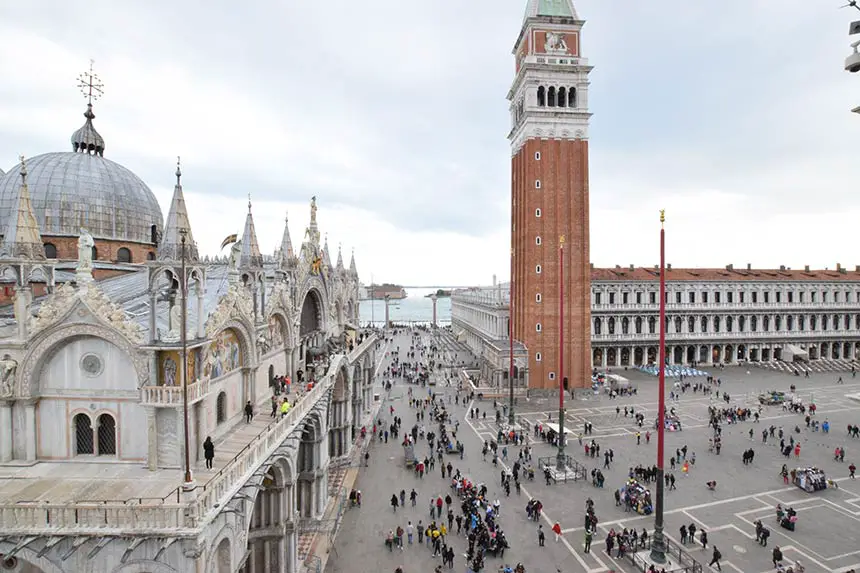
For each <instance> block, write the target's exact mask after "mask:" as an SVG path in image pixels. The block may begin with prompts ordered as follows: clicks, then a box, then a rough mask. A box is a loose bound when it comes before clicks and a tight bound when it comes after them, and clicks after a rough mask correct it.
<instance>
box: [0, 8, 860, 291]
mask: <svg viewBox="0 0 860 573" xmlns="http://www.w3.org/2000/svg"><path fill="white" fill-rule="evenodd" d="M525 4H526V0H465V1H464V0H460V1H458V2H455V1H453V0H409V1H407V2H403V1H402V0H400V1H394V0H362V1H361V2H356V1H354V0H327V1H325V2H317V1H315V2H297V1H295V0H293V1H277V2H276V1H272V0H268V1H267V0H262V1H259V2H251V3H235V2H224V1H222V0H214V1H213V0H209V1H208V2H204V1H203V0H186V1H184V2H170V1H168V0H149V1H147V2H142V1H137V2H114V1H110V0H90V1H88V2H85V3H70V2H67V1H59V0H34V1H32V2H4V3H2V4H0V37H2V38H3V39H4V45H5V46H6V49H4V50H0V75H2V77H3V78H4V80H3V81H2V82H0V168H2V169H3V170H8V169H9V168H10V167H12V166H13V165H14V163H15V162H16V158H17V157H18V155H19V154H24V155H25V156H34V155H38V154H40V153H45V152H52V151H65V150H69V149H70V144H69V137H70V135H71V133H72V132H73V131H74V130H75V129H77V128H78V127H79V126H80V125H81V124H82V123H83V117H82V116H81V114H82V113H83V112H84V111H85V103H86V101H85V100H84V99H83V98H82V96H81V94H80V93H79V91H78V89H77V87H76V84H77V79H76V78H77V76H78V75H79V74H80V73H81V72H83V71H85V70H86V69H87V68H88V66H89V61H90V59H93V60H95V70H96V72H97V73H98V74H99V75H100V77H101V79H102V81H103V82H104V83H105V95H104V97H103V98H102V99H101V100H100V101H98V102H97V103H96V105H95V114H96V116H97V118H96V120H95V125H96V127H97V129H98V130H99V132H100V133H101V134H102V136H103V137H104V138H105V140H106V146H107V149H106V152H105V156H106V157H108V158H110V159H112V160H113V161H116V162H118V163H120V164H122V165H124V166H126V167H127V168H129V169H131V170H132V171H133V172H135V173H136V174H137V175H138V176H140V177H141V178H142V179H143V180H144V181H145V182H146V183H147V184H148V185H149V186H150V188H151V189H152V190H153V192H154V193H155V194H156V196H157V197H158V200H159V202H160V203H161V205H162V209H163V211H164V212H165V215H166V211H167V208H168V205H169V202H170V197H171V194H172V190H173V181H174V177H173V172H174V170H175V162H176V156H181V157H182V166H183V167H182V170H183V189H184V191H185V197H186V201H187V204H188V211H189V216H190V219H191V223H192V226H193V232H194V237H195V240H196V241H197V243H198V247H199V249H200V251H201V252H202V253H204V254H210V255H213V254H217V253H218V248H219V246H220V243H221V240H222V239H223V238H224V237H225V236H226V235H228V234H230V233H234V232H238V233H241V231H242V227H243V224H244V214H245V212H246V209H247V202H248V196H249V194H250V197H251V200H252V204H253V213H254V220H255V225H256V230H257V238H258V240H259V243H260V247H261V249H262V250H263V251H264V252H269V253H273V252H274V250H275V249H276V248H277V247H278V246H279V244H280V240H281V236H282V233H283V225H284V218H285V216H286V215H287V213H289V219H290V230H291V236H292V240H293V243H294V244H295V245H298V244H299V243H300V242H301V240H302V237H303V234H304V230H305V227H306V226H307V224H308V220H309V216H310V211H309V207H308V205H309V202H310V198H311V196H316V197H317V202H318V206H319V211H318V222H319V225H320V229H321V231H322V233H323V234H324V235H326V234H327V236H328V241H329V247H330V251H331V254H332V258H333V259H334V258H335V257H336V256H337V254H336V253H337V248H338V245H342V248H343V252H344V259H345V262H346V263H347V264H348V263H349V256H350V253H351V252H352V251H353V249H354V251H355V259H356V264H357V266H358V270H359V275H360V277H361V279H362V280H363V281H364V282H370V281H371V279H373V280H375V281H376V282H383V281H388V282H397V283H400V284H404V285H415V286H417V285H428V286H430V285H438V286H457V285H471V284H489V283H490V282H491V281H492V278H493V275H497V276H498V278H499V280H503V279H506V278H507V276H508V275H509V258H508V257H509V249H510V247H509V245H510V232H509V226H510V146H509V142H508V141H507V139H506V137H507V134H508V132H509V130H510V113H509V109H508V102H507V101H506V95H507V91H508V89H509V88H510V85H511V82H512V80H513V74H514V60H513V56H512V55H511V51H512V49H513V44H514V41H515V40H516V37H517V35H518V33H519V31H520V28H521V26H522V17H523V11H524V7H525ZM842 4H845V2H844V1H840V0H816V1H815V2H809V1H808V0H781V1H780V2H774V1H773V0H723V1H721V2H689V1H688V0H649V1H648V2H642V1H641V0H615V1H611V2H609V1H606V0H578V1H575V5H576V8H577V11H578V12H579V15H580V17H581V18H582V19H584V20H586V25H585V27H584V30H583V40H582V50H583V55H584V56H585V57H587V58H588V59H589V63H590V64H591V65H593V66H595V68H594V71H593V72H592V73H591V86H590V91H589V104H590V106H591V112H592V113H593V114H594V115H593V117H592V124H591V129H590V142H589V145H590V154H591V155H590V193H591V197H590V201H591V214H590V215H591V260H592V262H593V263H594V264H595V265H596V266H614V265H623V266H626V265H629V264H635V265H644V266H651V265H654V264H656V263H657V262H658V256H659V251H658V229H659V222H658V211H659V209H666V213H667V215H666V216H667V223H666V229H667V262H669V263H672V264H673V265H674V266H675V267H681V266H699V267H702V266H716V267H723V266H725V265H727V264H730V263H731V264H734V265H736V266H737V265H746V264H752V265H753V266H754V267H760V268H763V267H767V268H773V267H778V266H780V265H786V266H789V267H802V266H804V265H811V266H812V267H816V268H835V266H836V264H837V263H841V264H842V265H844V266H849V267H850V266H853V265H855V264H860V255H858V254H857V253H856V246H855V245H856V240H857V231H856V229H857V223H856V222H857V221H858V219H860V200H858V194H857V192H856V189H857V187H858V182H860V161H858V160H857V159H856V156H857V152H856V147H857V141H858V137H860V115H858V114H852V113H850V110H851V109H852V108H854V107H856V106H858V105H860V74H849V73H847V72H845V71H844V69H843V62H844V59H845V57H846V56H847V55H848V54H849V53H850V48H849V43H850V41H851V38H849V37H848V26H849V22H850V21H851V20H857V19H860V12H858V11H856V10H852V9H850V8H846V9H844V10H839V9H838V8H839V6H840V5H842ZM858 38H860V37H855V38H854V39H858Z"/></svg>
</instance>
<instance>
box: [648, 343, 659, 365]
mask: <svg viewBox="0 0 860 573" xmlns="http://www.w3.org/2000/svg"><path fill="white" fill-rule="evenodd" d="M648 364H657V347H656V346H649V347H648Z"/></svg>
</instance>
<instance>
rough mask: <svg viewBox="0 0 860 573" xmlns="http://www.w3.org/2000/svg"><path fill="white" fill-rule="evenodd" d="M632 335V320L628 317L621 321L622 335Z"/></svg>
mask: <svg viewBox="0 0 860 573" xmlns="http://www.w3.org/2000/svg"><path fill="white" fill-rule="evenodd" d="M629 333H630V319H629V318H627V317H626V316H625V317H624V318H622V319H621V334H629Z"/></svg>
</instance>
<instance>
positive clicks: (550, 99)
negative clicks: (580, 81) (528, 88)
mask: <svg viewBox="0 0 860 573" xmlns="http://www.w3.org/2000/svg"><path fill="white" fill-rule="evenodd" d="M546 100H547V101H546V105H547V107H555V88H554V87H550V88H549V89H548V90H547V91H546Z"/></svg>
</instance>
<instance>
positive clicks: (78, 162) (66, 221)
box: [0, 152, 163, 243]
mask: <svg viewBox="0 0 860 573" xmlns="http://www.w3.org/2000/svg"><path fill="white" fill-rule="evenodd" d="M20 169H21V167H20V165H18V166H15V167H13V168H12V169H11V170H10V171H9V173H7V174H5V175H4V176H2V177H0V228H3V227H4V226H5V224H6V217H7V216H8V214H9V213H10V212H11V210H12V207H13V206H14V204H15V199H16V197H17V195H18V189H19V188H20V182H21V177H20V174H19V171H20ZM27 170H28V172H29V175H28V176H27V183H28V186H29V189H30V197H31V201H32V204H33V212H34V214H35V215H36V220H37V221H38V222H39V228H40V230H41V233H42V235H43V236H57V235H60V236H74V237H77V236H78V235H80V230H81V228H82V227H83V228H86V229H87V230H88V231H89V232H90V234H91V235H92V236H93V237H94V238H96V239H103V240H116V241H128V242H133V243H152V230H153V226H155V229H156V230H157V231H158V232H160V231H161V227H162V220H163V219H162V214H161V208H160V207H159V205H158V200H157V199H156V198H155V195H154V194H153V193H152V191H151V190H150V189H149V187H147V186H146V184H145V183H144V182H143V181H141V180H140V178H139V177H137V175H135V174H134V173H132V172H131V171H129V170H128V169H126V168H125V167H123V166H122V165H119V164H118V163H114V162H113V161H111V160H110V159H105V158H104V157H100V156H98V155H90V154H88V153H74V152H59V153H46V154H44V155H39V156H36V157H32V158H29V159H28V160H27Z"/></svg>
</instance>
